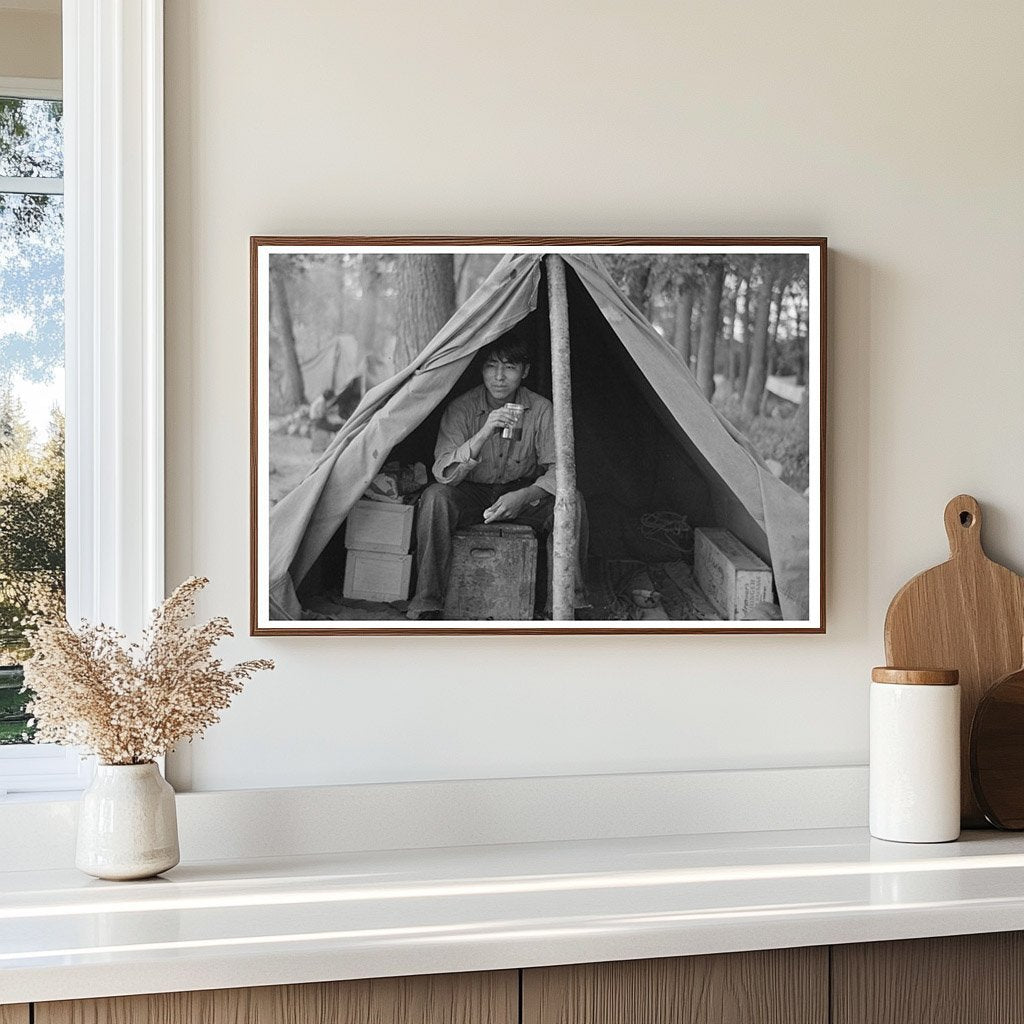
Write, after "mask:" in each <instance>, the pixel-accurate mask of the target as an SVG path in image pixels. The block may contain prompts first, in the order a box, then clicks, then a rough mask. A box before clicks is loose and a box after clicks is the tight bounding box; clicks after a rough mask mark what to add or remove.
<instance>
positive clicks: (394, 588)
mask: <svg viewBox="0 0 1024 1024" xmlns="http://www.w3.org/2000/svg"><path fill="white" fill-rule="evenodd" d="M411 576H412V555H393V554H391V553H389V552H387V551H349V552H348V553H347V554H346V556H345V586H344V589H343V591H342V593H344V595H345V597H349V598H352V599H353V600H356V601H404V600H406V599H407V598H408V596H409V579H410V577H411Z"/></svg>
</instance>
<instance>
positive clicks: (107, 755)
mask: <svg viewBox="0 0 1024 1024" xmlns="http://www.w3.org/2000/svg"><path fill="white" fill-rule="evenodd" d="M207 583H209V580H207V579H204V578H202V577H196V576H193V577H192V578H191V579H188V580H186V581H185V582H184V583H182V584H181V585H180V586H179V587H178V588H177V590H175V591H174V593H173V594H171V596H170V597H169V598H167V600H166V601H164V603H163V604H162V605H160V607H159V608H157V609H156V610H155V611H154V612H153V617H152V619H151V621H150V624H149V626H148V627H147V629H146V630H145V631H144V632H143V635H142V643H141V644H138V643H134V644H131V645H127V643H126V637H125V636H124V634H122V633H119V632H118V631H117V630H115V629H112V628H110V627H109V626H104V625H102V624H101V625H99V626H93V625H90V624H89V623H88V622H84V621H83V622H82V624H81V626H80V627H79V628H78V629H77V630H76V629H73V628H72V627H71V625H70V624H69V623H68V622H67V620H66V619H65V618H64V617H63V616H61V617H54V618H50V619H47V618H43V617H40V618H39V619H38V620H37V623H36V629H35V633H34V636H33V638H32V647H33V650H34V652H35V653H34V654H33V655H32V657H31V658H29V660H28V661H27V662H26V663H25V689H26V690H29V691H32V693H33V694H34V697H33V699H32V701H31V702H30V703H29V705H28V710H29V711H30V712H31V714H33V715H34V716H35V718H36V721H37V728H36V734H35V738H36V742H39V743H60V744H64V745H66V746H74V747H84V748H86V749H87V750H89V751H91V752H92V753H94V754H96V755H97V757H98V758H99V759H100V761H101V762H103V763H104V764H146V763H147V762H149V761H152V760H154V758H156V757H157V756H158V755H160V754H162V753H164V752H165V751H167V750H170V749H171V748H172V747H173V746H174V745H175V744H176V743H178V742H179V741H181V740H183V739H189V738H192V737H194V736H198V735H201V734H202V732H203V731H204V730H205V729H207V728H208V727H209V726H211V725H213V724H214V723H215V722H217V721H218V720H219V718H220V715H219V712H221V711H223V710H224V709H225V708H226V707H227V706H228V705H229V704H230V703H231V698H232V697H233V696H234V695H235V694H236V693H238V692H239V691H240V690H241V689H242V684H243V682H244V681H245V680H246V679H248V678H249V677H250V676H251V675H252V674H253V673H254V672H258V671H261V670H263V669H272V668H273V667H274V663H273V662H272V661H266V660H263V659H260V660H256V661H243V662H241V663H240V664H238V665H235V666H234V667H231V668H225V667H224V666H223V664H222V662H221V661H220V659H219V658H215V657H214V656H213V648H214V647H215V646H216V644H217V643H218V641H220V640H222V639H223V638H224V637H230V636H232V635H233V634H232V631H231V626H230V624H229V623H228V620H227V619H226V618H223V617H217V618H215V619H212V620H211V621H210V622H207V623H206V624H205V625H201V626H188V625H186V622H187V620H188V619H190V618H191V616H192V615H193V613H194V612H195V601H196V595H197V594H198V593H199V591H201V590H202V589H203V587H205V586H206V584H207Z"/></svg>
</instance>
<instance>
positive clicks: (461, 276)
mask: <svg viewBox="0 0 1024 1024" xmlns="http://www.w3.org/2000/svg"><path fill="white" fill-rule="evenodd" d="M825 254H826V245H825V241H824V239H770V240H765V239H710V240H709V239H700V240H697V239H694V240H690V239H619V238H616V239H596V238H595V239H557V238H535V239H534V238H531V239H519V238H515V239H482V238H466V239H455V238H452V239H418V238H387V239H385V238H380V239H373V238H359V239H344V238H315V239H310V238H281V237H274V238H260V237H254V238H253V239H252V240H251V274H252V302H253V309H252V325H251V327H252V438H251V443H252V458H251V466H252V487H253V494H252V522H251V531H252V580H251V596H252V614H251V626H252V632H253V634H254V635H264V634H266V635H273V634H291V633H298V634H324V633H327V634H344V633H373V632H387V633H396V632H408V633H414V632H426V633H458V632H516V633H533V632H538V633H545V632H570V633H584V632H668V633H672V632H679V633H686V632H737V633H744V632H757V633H760V632H772V631H779V632H807V633H813V632H823V631H824V625H825V622H824V600H823V594H824V588H823V576H824V565H823V557H822V550H823V548H822V533H823V522H822V510H823V493H822V492H823V470H822V462H823V438H824V407H823V396H824V391H825V389H824V373H825V366H824V363H825V360H824V350H825V344H824V296H825Z"/></svg>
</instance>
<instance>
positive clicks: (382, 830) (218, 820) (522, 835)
mask: <svg viewBox="0 0 1024 1024" xmlns="http://www.w3.org/2000/svg"><path fill="white" fill-rule="evenodd" d="M77 816H78V803H77V802H75V801H59V800H52V801H49V802H37V803H25V804H22V803H6V802H4V803H0V869H3V870H7V871H16V870H29V869H32V868H35V869H43V868H65V867H70V866H71V864H72V863H73V858H74V844H75V829H76V826H77ZM867 820H868V770H867V766H866V765H852V766H842V767H834V768H774V769H759V770H742V771H707V772H657V773H649V774H635V775H572V776H551V777H538V778H520V779H467V780H454V781H444V782H401V783H378V784H373V785H361V786H322V787H310V788H295V789H250V790H228V791H224V792H217V793H183V794H179V796H178V823H179V830H180V834H181V854H182V860H183V861H185V862H186V863H189V862H191V863H196V862H202V861H210V860H225V859H227V860H249V859H252V858H259V857H294V856H302V855H316V854H325V853H343V852H351V851H361V850H364V851H365V850H401V849H426V848H430V847H450V846H478V845H485V844H493V843H532V842H558V841H561V840H578V839H612V838H636V837H640V836H659V835H706V834H711V833H716V832H779V831H788V830H792V829H807V828H858V827H866V825H867Z"/></svg>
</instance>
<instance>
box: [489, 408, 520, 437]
mask: <svg viewBox="0 0 1024 1024" xmlns="http://www.w3.org/2000/svg"><path fill="white" fill-rule="evenodd" d="M515 423H516V415H515V413H513V412H510V411H509V410H508V409H505V408H501V409H492V410H491V412H490V414H489V415H488V417H487V419H486V420H485V421H484V425H483V430H484V433H485V435H486V436H488V437H489V436H490V435H491V434H493V433H494V432H495V431H496V430H504V428H505V427H512V426H515Z"/></svg>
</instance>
